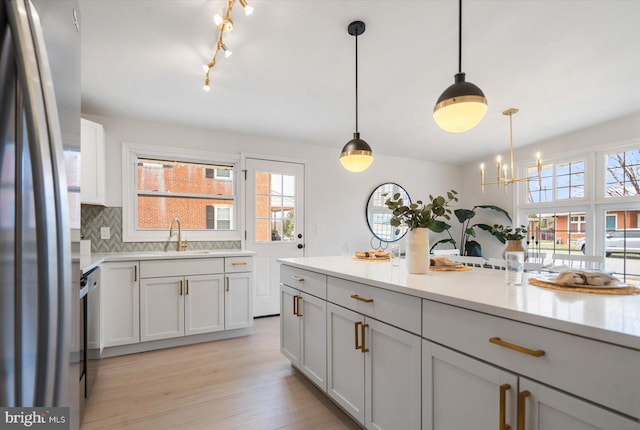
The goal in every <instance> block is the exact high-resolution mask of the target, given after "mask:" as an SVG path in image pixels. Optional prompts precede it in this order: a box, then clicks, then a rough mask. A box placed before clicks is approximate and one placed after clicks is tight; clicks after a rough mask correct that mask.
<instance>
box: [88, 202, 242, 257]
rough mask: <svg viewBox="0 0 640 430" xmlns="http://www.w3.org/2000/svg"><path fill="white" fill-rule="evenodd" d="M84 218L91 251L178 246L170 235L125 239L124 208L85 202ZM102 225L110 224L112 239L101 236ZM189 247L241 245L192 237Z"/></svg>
mask: <svg viewBox="0 0 640 430" xmlns="http://www.w3.org/2000/svg"><path fill="white" fill-rule="evenodd" d="M80 222H81V227H80V235H81V236H82V238H83V239H89V240H91V252H140V251H166V250H167V249H174V248H175V246H176V243H175V239H173V240H172V241H171V242H169V241H168V237H167V241H164V242H123V241H122V208H113V207H103V206H82V208H81V220H80ZM101 227H109V229H110V230H111V231H110V233H111V237H110V238H109V239H100V228H101ZM167 236H168V235H167ZM189 249H190V250H204V249H240V241H239V240H221V241H207V242H196V241H193V242H192V241H190V242H189Z"/></svg>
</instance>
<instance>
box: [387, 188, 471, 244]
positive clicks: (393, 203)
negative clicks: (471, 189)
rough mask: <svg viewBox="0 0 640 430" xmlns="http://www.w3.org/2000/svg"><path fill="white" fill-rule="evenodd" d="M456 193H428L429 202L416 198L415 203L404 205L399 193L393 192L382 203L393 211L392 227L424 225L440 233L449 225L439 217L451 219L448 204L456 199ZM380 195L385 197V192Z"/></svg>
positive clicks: (453, 191) (397, 231)
mask: <svg viewBox="0 0 640 430" xmlns="http://www.w3.org/2000/svg"><path fill="white" fill-rule="evenodd" d="M457 194H458V192H457V191H455V190H450V191H448V192H447V197H446V198H445V197H443V196H437V197H433V196H432V195H429V202H428V203H426V204H425V203H423V202H422V200H417V201H416V202H415V203H410V204H409V205H406V204H405V202H404V200H403V199H402V197H401V196H400V193H395V194H394V195H393V196H392V197H389V198H388V199H386V200H385V202H384V204H385V205H386V206H387V207H388V208H389V209H390V210H391V211H393V215H392V217H391V221H390V224H391V225H392V226H393V227H400V226H401V225H402V224H404V225H406V226H407V227H408V228H409V230H413V229H415V228H421V227H424V228H428V229H429V230H431V231H434V232H436V233H442V232H443V231H445V230H447V229H449V228H451V226H450V225H449V224H447V223H446V222H444V221H442V220H440V219H439V218H444V219H446V220H449V219H451V209H449V208H448V206H449V204H450V203H451V202H457V201H458V197H457ZM382 196H383V197H386V196H387V193H385V194H383V195H382ZM399 233H400V229H399V228H397V229H396V234H399Z"/></svg>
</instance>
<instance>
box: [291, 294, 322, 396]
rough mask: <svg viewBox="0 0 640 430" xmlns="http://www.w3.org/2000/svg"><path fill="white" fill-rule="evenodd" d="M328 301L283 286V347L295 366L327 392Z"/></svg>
mask: <svg viewBox="0 0 640 430" xmlns="http://www.w3.org/2000/svg"><path fill="white" fill-rule="evenodd" d="M326 309H327V303H326V302H325V301H324V300H322V299H319V298H317V297H314V296H312V295H310V294H306V293H304V292H301V291H299V290H296V289H295V288H291V287H288V286H286V285H281V286H280V318H281V326H280V331H281V333H280V350H281V352H282V354H283V355H284V356H285V357H287V358H288V359H289V360H290V361H291V364H292V365H293V366H295V367H296V368H298V369H299V370H300V371H301V372H302V373H303V374H304V375H306V376H307V378H309V380H311V381H312V382H313V383H314V384H316V385H317V386H318V387H320V388H321V389H322V390H323V391H327V378H326V375H327V335H326V328H327V324H326Z"/></svg>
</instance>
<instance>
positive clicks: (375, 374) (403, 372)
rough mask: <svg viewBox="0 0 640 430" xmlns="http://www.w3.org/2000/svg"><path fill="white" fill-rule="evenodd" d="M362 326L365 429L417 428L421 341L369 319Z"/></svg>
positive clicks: (414, 336) (418, 422)
mask: <svg viewBox="0 0 640 430" xmlns="http://www.w3.org/2000/svg"><path fill="white" fill-rule="evenodd" d="M365 324H367V325H368V326H369V327H367V328H366V330H365V333H366V336H365V339H364V341H362V343H363V345H364V347H365V349H368V351H367V352H366V353H365V354H364V356H365V366H364V367H365V379H364V386H365V427H366V428H368V429H378V430H383V429H386V430H394V429H403V430H411V429H414V430H418V429H420V419H421V416H422V414H421V413H420V408H421V406H422V405H421V403H420V398H421V396H420V394H421V383H420V382H421V381H420V376H421V368H422V362H421V360H420V358H421V356H422V354H421V347H420V338H419V337H418V336H416V335H414V334H411V333H407V332H406V331H403V330H400V329H397V328H395V327H392V326H390V325H388V324H385V323H382V322H379V321H376V320H374V319H371V318H366V319H365ZM468 428H472V427H468Z"/></svg>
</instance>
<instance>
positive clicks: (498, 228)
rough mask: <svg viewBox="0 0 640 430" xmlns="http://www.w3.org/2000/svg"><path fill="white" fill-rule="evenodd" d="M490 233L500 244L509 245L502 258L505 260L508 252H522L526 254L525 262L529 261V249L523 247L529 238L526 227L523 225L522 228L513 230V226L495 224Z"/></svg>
mask: <svg viewBox="0 0 640 430" xmlns="http://www.w3.org/2000/svg"><path fill="white" fill-rule="evenodd" d="M490 233H491V234H492V235H493V236H495V237H496V238H497V239H498V240H499V241H500V242H502V243H506V244H507V246H506V248H505V249H504V251H503V252H502V258H504V254H505V252H507V251H522V252H524V258H525V260H526V259H527V249H526V248H525V247H524V246H523V245H522V240H523V239H524V238H526V237H527V227H526V226H524V225H521V226H520V227H516V228H513V227H511V226H504V225H499V224H494V225H493V227H491V230H490Z"/></svg>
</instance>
